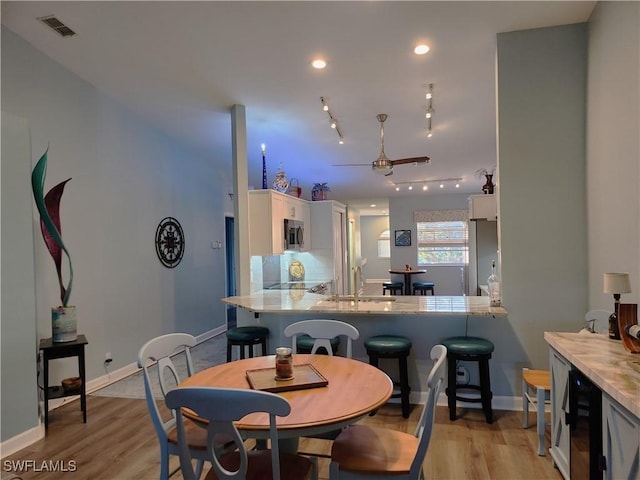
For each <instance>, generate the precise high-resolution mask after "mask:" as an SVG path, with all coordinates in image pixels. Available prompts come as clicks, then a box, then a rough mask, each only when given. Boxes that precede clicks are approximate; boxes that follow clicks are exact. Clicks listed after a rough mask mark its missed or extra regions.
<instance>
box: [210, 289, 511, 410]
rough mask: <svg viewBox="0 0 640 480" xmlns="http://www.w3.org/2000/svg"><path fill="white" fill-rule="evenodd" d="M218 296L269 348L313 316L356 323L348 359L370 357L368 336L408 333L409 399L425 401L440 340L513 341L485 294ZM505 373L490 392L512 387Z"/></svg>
mask: <svg viewBox="0 0 640 480" xmlns="http://www.w3.org/2000/svg"><path fill="white" fill-rule="evenodd" d="M222 301H223V302H224V303H225V304H228V305H235V306H237V307H239V309H238V310H239V311H238V314H237V325H238V326H240V327H242V326H245V325H261V326H264V327H267V328H268V329H269V339H268V341H267V347H268V348H267V349H268V351H269V352H270V353H274V352H275V349H276V348H277V347H281V346H287V347H288V346H291V345H292V339H291V338H288V337H286V336H285V335H284V330H285V329H286V328H287V326H289V325H291V324H292V323H295V322H298V321H300V320H310V319H315V318H325V319H333V320H339V321H342V322H346V323H349V324H351V325H353V326H354V327H356V328H357V329H358V332H359V333H360V338H359V339H358V340H356V341H355V342H353V358H356V359H358V360H362V361H365V362H368V361H369V358H368V355H367V352H366V349H365V347H364V341H365V340H366V339H367V338H369V337H372V336H374V335H402V336H404V337H407V338H409V339H410V340H411V342H412V346H411V354H410V356H409V382H410V385H411V401H412V402H413V403H420V402H422V401H424V397H423V396H422V395H423V394H425V393H426V391H427V386H426V378H427V376H428V374H429V370H430V369H431V367H432V365H433V361H432V360H431V358H430V356H429V353H430V351H431V348H432V347H433V346H434V345H436V344H438V343H440V342H441V341H442V339H444V338H447V337H452V336H458V335H469V336H482V337H485V338H489V339H492V340H494V341H495V342H496V343H498V342H502V341H506V343H507V344H509V345H511V344H513V342H512V340H511V339H509V340H503V338H505V335H509V333H508V332H509V331H510V327H509V319H508V317H507V311H506V310H505V309H504V308H502V307H490V306H489V297H463V296H454V297H446V296H431V295H429V296H417V295H407V296H404V295H398V296H365V299H360V300H359V301H358V302H357V303H356V302H354V301H353V300H348V297H340V301H336V299H335V297H332V296H330V295H319V294H315V293H309V292H307V291H305V290H301V289H295V290H261V291H257V292H255V293H253V294H251V295H244V296H234V297H227V298H223V299H222ZM345 343H346V342H344V341H342V342H341V343H340V345H339V347H338V354H340V355H344V354H345V348H346V345H345ZM494 364H497V363H496V362H494ZM506 378H507V377H505V376H504V375H497V376H496V380H495V382H493V384H492V389H493V391H494V395H499V394H501V392H505V393H503V394H507V393H506V392H510V391H511V390H512V388H511V386H510V385H508V384H507V382H508V380H507V379H506ZM502 379H505V380H504V381H503V380H502ZM509 394H510V393H509Z"/></svg>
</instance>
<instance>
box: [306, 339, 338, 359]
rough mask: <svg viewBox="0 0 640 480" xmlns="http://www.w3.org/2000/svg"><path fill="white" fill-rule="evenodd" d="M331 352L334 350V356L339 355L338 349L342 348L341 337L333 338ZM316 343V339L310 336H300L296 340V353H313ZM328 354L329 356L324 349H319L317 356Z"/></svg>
mask: <svg viewBox="0 0 640 480" xmlns="http://www.w3.org/2000/svg"><path fill="white" fill-rule="evenodd" d="M329 341H330V342H331V350H333V354H334V355H336V354H337V353H338V347H339V346H340V337H333V338H332V339H331V340H329ZM315 343H316V339H315V338H313V337H311V336H310V335H299V336H298V337H297V338H296V351H297V353H311V350H313V345H314V344H315ZM324 352H326V354H329V352H327V350H326V349H325V348H324V347H320V348H318V351H317V352H316V353H317V354H322V353H324Z"/></svg>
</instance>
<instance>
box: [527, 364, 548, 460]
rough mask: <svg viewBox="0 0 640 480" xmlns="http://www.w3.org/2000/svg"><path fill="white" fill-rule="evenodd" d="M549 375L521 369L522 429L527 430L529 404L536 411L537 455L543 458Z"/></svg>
mask: <svg viewBox="0 0 640 480" xmlns="http://www.w3.org/2000/svg"><path fill="white" fill-rule="evenodd" d="M550 395H551V374H550V372H549V370H529V369H528V368H523V369H522V411H523V413H524V421H523V424H522V427H523V428H529V404H531V405H533V407H534V408H535V409H536V425H537V427H538V455H540V456H541V457H543V456H544V433H545V432H544V431H545V421H544V407H545V404H546V403H549V402H550Z"/></svg>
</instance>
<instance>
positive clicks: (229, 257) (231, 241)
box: [224, 217, 237, 329]
mask: <svg viewBox="0 0 640 480" xmlns="http://www.w3.org/2000/svg"><path fill="white" fill-rule="evenodd" d="M235 243H236V242H235V233H234V218H233V217H224V246H225V272H226V275H225V284H226V285H225V293H226V296H227V297H232V296H234V295H235V294H236V268H235V261H234V257H235ZM236 325H237V307H236V306H235V305H227V329H229V328H235V326H236Z"/></svg>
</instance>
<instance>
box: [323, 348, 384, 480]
mask: <svg viewBox="0 0 640 480" xmlns="http://www.w3.org/2000/svg"><path fill="white" fill-rule="evenodd" d="M367 355H369V365H372V366H374V367H376V368H378V363H379V362H378V356H377V355H374V354H373V353H369V352H367ZM376 413H378V410H377V409H376V410H374V411H372V412H370V413H369V416H370V417H373V416H374V415H375V414H376ZM332 465H333V463H332ZM336 465H337V464H336ZM337 475H338V469H337V468H336V476H335V477H333V476H331V477H330V478H331V479H333V478H338V476H337Z"/></svg>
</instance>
